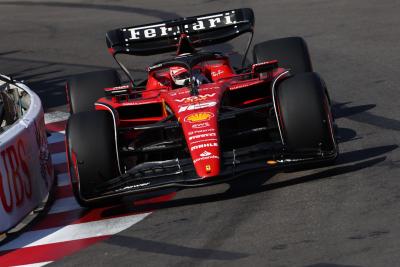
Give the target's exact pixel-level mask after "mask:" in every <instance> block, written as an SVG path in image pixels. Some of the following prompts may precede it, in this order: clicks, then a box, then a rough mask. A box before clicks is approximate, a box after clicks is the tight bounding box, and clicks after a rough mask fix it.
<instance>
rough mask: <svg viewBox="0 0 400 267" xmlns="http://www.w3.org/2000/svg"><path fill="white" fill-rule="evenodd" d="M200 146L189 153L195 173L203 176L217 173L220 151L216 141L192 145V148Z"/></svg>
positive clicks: (218, 170)
mask: <svg viewBox="0 0 400 267" xmlns="http://www.w3.org/2000/svg"><path fill="white" fill-rule="evenodd" d="M197 147H202V148H200V149H197V150H195V151H193V152H192V153H191V156H192V159H193V163H194V167H195V169H196V172H197V175H198V176H200V177H203V178H207V177H213V176H217V175H219V172H220V155H219V154H220V151H219V145H218V142H217V141H211V142H208V141H207V143H202V144H199V145H194V146H192V148H197Z"/></svg>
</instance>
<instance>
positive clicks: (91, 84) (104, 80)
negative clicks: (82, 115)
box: [66, 70, 121, 114]
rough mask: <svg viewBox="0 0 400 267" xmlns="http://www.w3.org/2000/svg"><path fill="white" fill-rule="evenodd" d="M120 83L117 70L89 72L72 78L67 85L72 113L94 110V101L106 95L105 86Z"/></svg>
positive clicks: (113, 85)
mask: <svg viewBox="0 0 400 267" xmlns="http://www.w3.org/2000/svg"><path fill="white" fill-rule="evenodd" d="M120 85H121V81H120V77H119V75H118V73H117V71H116V70H103V71H95V72H89V73H84V74H80V75H76V76H74V77H72V78H70V79H69V80H68V81H67V85H66V90H67V98H68V102H69V110H70V113H71V114H74V113H78V112H84V111H94V110H95V108H94V103H95V102H96V101H97V100H98V99H99V98H101V97H103V96H105V94H104V88H111V87H116V86H120Z"/></svg>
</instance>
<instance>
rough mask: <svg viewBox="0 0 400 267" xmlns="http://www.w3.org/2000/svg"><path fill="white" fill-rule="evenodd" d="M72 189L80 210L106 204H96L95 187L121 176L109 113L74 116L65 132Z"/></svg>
mask: <svg viewBox="0 0 400 267" xmlns="http://www.w3.org/2000/svg"><path fill="white" fill-rule="evenodd" d="M66 142H67V157H68V165H69V166H68V167H69V171H70V177H71V182H72V188H73V192H74V195H75V198H76V199H77V201H78V202H79V204H80V205H81V206H84V207H95V206H99V205H105V204H109V203H110V202H109V201H103V200H100V199H99V200H96V197H97V196H96V191H95V189H96V187H97V186H98V185H100V184H102V183H104V182H106V181H108V180H109V179H112V178H115V177H117V176H119V175H120V170H119V167H118V156H117V150H116V149H117V148H116V141H115V129H114V122H113V118H112V115H111V113H109V112H108V111H90V112H81V113H78V114H73V115H71V117H70V118H69V119H68V123H67V128H66Z"/></svg>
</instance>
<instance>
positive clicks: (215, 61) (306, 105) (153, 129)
mask: <svg viewBox="0 0 400 267" xmlns="http://www.w3.org/2000/svg"><path fill="white" fill-rule="evenodd" d="M253 26H254V15H253V11H252V10H251V9H236V10H230V11H224V12H219V13H214V14H207V15H203V16H197V17H189V18H180V19H176V20H171V21H164V22H160V23H155V24H146V25H140V26H135V27H127V28H120V29H116V30H112V31H109V32H108V33H107V38H106V39H107V45H108V47H109V51H110V53H111V54H112V55H113V56H114V58H115V56H116V55H117V54H121V53H122V54H130V55H154V54H158V53H165V52H170V51H176V56H174V57H172V58H170V59H167V60H163V61H161V62H157V63H155V64H154V65H152V66H150V67H149V68H148V74H147V79H146V81H145V82H142V83H140V84H135V83H134V81H133V78H132V76H131V75H130V73H129V71H128V70H127V68H126V67H124V65H122V63H121V62H119V61H118V60H117V59H116V60H117V62H118V64H119V65H120V66H121V68H122V70H123V71H124V72H125V73H126V75H127V76H128V77H129V79H130V83H129V84H126V85H122V84H121V82H120V78H119V76H118V74H117V72H116V71H114V70H109V71H108V70H107V71H102V72H95V73H88V74H82V75H79V76H76V77H74V78H72V79H70V80H69V81H68V83H67V94H68V99H69V106H70V111H71V114H72V115H71V116H70V118H69V120H68V125H67V130H66V144H67V154H68V161H69V171H70V176H71V181H72V185H73V189H74V193H75V196H76V198H77V200H78V201H79V203H80V204H81V205H83V206H93V205H99V204H101V205H103V204H105V203H109V202H110V201H112V202H114V201H115V200H118V199H120V198H121V197H122V196H125V195H130V194H147V193H149V192H152V191H158V190H161V189H165V188H185V187H195V186H204V185H210V184H215V183H221V182H225V181H227V180H228V179H232V178H235V177H238V176H240V175H243V174H245V173H249V172H254V171H257V170H261V169H264V170H268V169H272V168H275V167H287V166H290V165H294V164H296V165H298V164H306V163H313V162H329V161H332V160H334V159H335V158H336V157H337V155H338V149H337V143H336V141H335V136H334V127H333V118H332V115H331V111H330V100H329V96H328V92H327V89H326V86H325V83H324V82H323V80H322V79H321V77H320V76H319V75H318V74H316V73H315V72H313V70H312V66H311V61H310V57H309V54H308V50H307V46H306V43H305V42H304V40H303V39H301V38H299V37H290V38H283V39H277V40H271V41H266V42H263V43H259V44H257V45H255V47H254V50H253V55H254V63H253V64H251V65H250V66H246V67H242V68H241V69H235V68H233V66H232V65H231V62H230V60H229V58H228V56H226V55H225V54H222V53H218V52H204V51H201V50H200V49H199V48H200V47H202V46H206V45H212V44H217V43H220V42H225V41H228V40H231V39H233V38H235V37H237V36H239V35H241V34H243V33H249V35H250V36H251V37H250V38H249V44H248V46H247V49H246V53H245V56H246V55H247V51H248V50H249V47H250V41H251V39H252V36H253ZM244 179H247V178H246V176H245V178H244Z"/></svg>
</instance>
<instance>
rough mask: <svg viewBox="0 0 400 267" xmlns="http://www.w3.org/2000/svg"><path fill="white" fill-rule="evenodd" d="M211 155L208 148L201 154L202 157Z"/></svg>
mask: <svg viewBox="0 0 400 267" xmlns="http://www.w3.org/2000/svg"><path fill="white" fill-rule="evenodd" d="M210 155H211V153H210V152H208V151H207V150H204V152H203V153H201V154H200V156H201V157H208V156H210Z"/></svg>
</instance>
